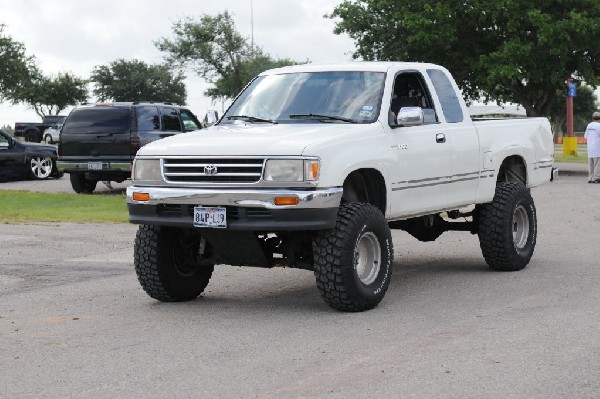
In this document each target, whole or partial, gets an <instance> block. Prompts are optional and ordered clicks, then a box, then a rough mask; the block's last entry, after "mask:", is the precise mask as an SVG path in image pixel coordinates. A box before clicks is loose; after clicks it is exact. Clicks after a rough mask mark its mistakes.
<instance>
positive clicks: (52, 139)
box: [44, 123, 62, 144]
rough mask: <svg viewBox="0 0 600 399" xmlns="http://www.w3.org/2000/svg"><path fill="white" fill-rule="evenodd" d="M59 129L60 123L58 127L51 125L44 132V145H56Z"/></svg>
mask: <svg viewBox="0 0 600 399" xmlns="http://www.w3.org/2000/svg"><path fill="white" fill-rule="evenodd" d="M61 128H62V123H61V124H58V125H52V126H50V127H49V128H48V129H46V130H44V142H45V143H46V144H54V143H58V135H59V134H60V129H61Z"/></svg>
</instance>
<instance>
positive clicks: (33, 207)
mask: <svg viewBox="0 0 600 399" xmlns="http://www.w3.org/2000/svg"><path fill="white" fill-rule="evenodd" d="M28 222H73V223H127V222H128V213H127V204H126V202H125V194H122V195H93V194H92V195H84V194H48V193H36V192H30V191H8V190H0V223H28Z"/></svg>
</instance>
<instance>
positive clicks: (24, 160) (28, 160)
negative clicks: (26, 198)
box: [0, 130, 62, 181]
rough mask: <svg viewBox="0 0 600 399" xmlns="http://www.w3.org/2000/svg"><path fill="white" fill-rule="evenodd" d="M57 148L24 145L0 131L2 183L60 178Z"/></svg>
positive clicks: (0, 174)
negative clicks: (57, 164) (57, 165)
mask: <svg viewBox="0 0 600 399" xmlns="http://www.w3.org/2000/svg"><path fill="white" fill-rule="evenodd" d="M57 158H58V153H57V147H56V146H54V145H47V144H37V143H22V142H19V141H17V140H16V139H15V138H14V137H11V136H10V135H9V134H8V133H5V132H4V131H2V130H0V181H7V180H18V179H27V178H31V179H36V180H39V179H47V178H49V177H60V176H62V174H61V173H59V172H58V169H57V167H56V160H57Z"/></svg>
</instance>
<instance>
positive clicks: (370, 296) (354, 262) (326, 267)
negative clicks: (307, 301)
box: [313, 203, 394, 312]
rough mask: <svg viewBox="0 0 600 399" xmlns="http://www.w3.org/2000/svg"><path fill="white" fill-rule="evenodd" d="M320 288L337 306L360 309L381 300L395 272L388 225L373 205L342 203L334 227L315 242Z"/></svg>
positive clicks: (326, 297) (366, 308)
mask: <svg viewBox="0 0 600 399" xmlns="http://www.w3.org/2000/svg"><path fill="white" fill-rule="evenodd" d="M313 252H314V254H313V255H314V270H315V277H316V280H317V288H318V289H319V291H320V293H321V296H322V297H323V299H324V300H325V302H326V303H327V304H328V305H329V306H331V307H332V308H334V309H339V310H344V311H349V312H360V311H363V310H368V309H372V308H374V307H375V306H377V305H378V304H379V302H381V300H382V299H383V297H384V295H385V292H386V290H387V288H388V286H389V283H390V278H391V275H392V267H391V266H392V261H393V257H394V250H393V244H392V235H391V232H390V229H389V227H388V224H387V222H386V220H385V218H384V216H383V214H382V213H381V211H380V210H379V209H377V208H376V207H375V206H373V205H371V204H362V203H348V204H342V205H341V206H340V209H339V211H338V217H337V221H336V224H335V227H334V228H333V229H332V230H326V231H321V232H319V233H318V234H317V237H315V239H314V241H313Z"/></svg>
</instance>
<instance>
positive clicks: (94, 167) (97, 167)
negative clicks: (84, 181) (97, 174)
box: [88, 162, 102, 170]
mask: <svg viewBox="0 0 600 399" xmlns="http://www.w3.org/2000/svg"><path fill="white" fill-rule="evenodd" d="M88 169H92V170H100V169H102V162H88Z"/></svg>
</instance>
